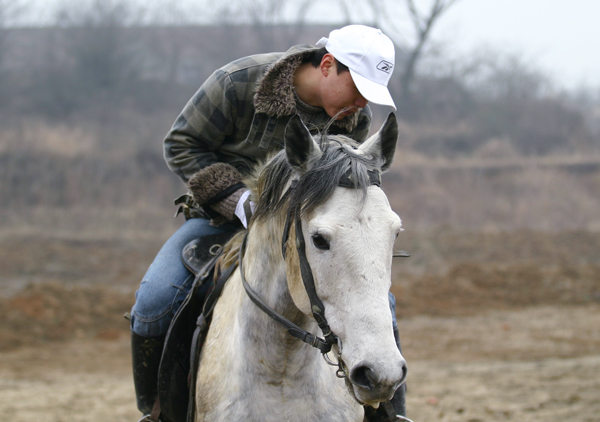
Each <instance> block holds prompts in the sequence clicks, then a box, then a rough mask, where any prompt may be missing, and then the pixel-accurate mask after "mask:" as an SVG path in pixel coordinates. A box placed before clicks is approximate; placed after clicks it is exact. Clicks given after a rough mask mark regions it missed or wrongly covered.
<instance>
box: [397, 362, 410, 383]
mask: <svg viewBox="0 0 600 422" xmlns="http://www.w3.org/2000/svg"><path fill="white" fill-rule="evenodd" d="M407 375H408V367H407V366H406V364H404V365H402V379H400V384H398V386H400V385H402V384H404V383H405V382H406V376H407Z"/></svg>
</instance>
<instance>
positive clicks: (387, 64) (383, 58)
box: [317, 25, 396, 110]
mask: <svg viewBox="0 0 600 422" xmlns="http://www.w3.org/2000/svg"><path fill="white" fill-rule="evenodd" d="M317 47H325V48H326V49H327V51H328V52H330V53H331V54H333V56H334V57H335V58H336V59H337V60H338V61H339V62H340V63H342V64H344V65H346V66H347V67H348V69H350V75H352V80H353V81H354V84H355V85H356V88H358V91H359V92H360V93H361V95H362V96H363V97H365V99H366V100H368V101H370V102H372V103H375V104H383V105H387V106H390V107H393V109H394V110H396V105H395V104H394V100H393V99H392V96H391V95H390V92H389V91H388V88H387V84H388V82H389V80H390V77H391V76H392V72H393V70H394V61H395V56H396V52H395V49H394V43H393V42H392V40H390V39H389V38H388V37H387V36H386V35H385V34H384V33H383V32H381V30H380V29H376V28H371V27H369V26H364V25H348V26H344V27H343V28H341V29H336V30H333V31H331V33H330V34H329V38H326V37H323V38H321V39H320V40H319V41H318V42H317Z"/></svg>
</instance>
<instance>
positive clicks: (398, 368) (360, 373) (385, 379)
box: [346, 358, 407, 408]
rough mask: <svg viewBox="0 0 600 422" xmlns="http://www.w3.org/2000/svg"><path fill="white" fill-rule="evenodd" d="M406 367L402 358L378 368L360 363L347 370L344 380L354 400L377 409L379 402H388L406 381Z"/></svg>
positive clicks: (366, 363)
mask: <svg viewBox="0 0 600 422" xmlns="http://www.w3.org/2000/svg"><path fill="white" fill-rule="evenodd" d="M406 374H407V367H406V361H405V360H404V358H401V359H400V360H399V361H398V362H396V364H395V365H393V366H390V365H389V364H388V365H385V368H384V367H378V366H377V365H374V364H369V363H368V362H361V363H359V364H357V365H354V366H353V367H352V368H350V369H349V371H348V374H347V377H346V380H347V382H348V384H349V385H348V387H349V388H350V389H351V391H352V394H353V395H354V397H355V398H356V400H357V401H358V402H359V403H361V404H363V405H369V406H373V407H375V408H377V407H378V406H379V403H380V402H384V401H388V400H390V399H391V398H392V397H393V395H394V393H395V392H396V390H397V389H398V388H399V387H400V386H401V385H402V384H404V382H405V381H406Z"/></svg>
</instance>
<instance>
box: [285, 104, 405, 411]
mask: <svg viewBox="0 0 600 422" xmlns="http://www.w3.org/2000/svg"><path fill="white" fill-rule="evenodd" d="M397 139H398V125H397V122H396V118H395V116H394V115H393V114H390V115H389V117H388V118H387V120H386V121H385V123H384V124H383V126H382V128H381V129H380V131H379V132H378V133H377V134H375V135H373V136H372V137H370V138H369V139H367V140H366V141H365V142H364V143H363V144H360V145H359V144H357V143H356V142H355V141H352V140H351V139H349V138H347V137H344V136H338V135H326V134H325V135H320V136H317V137H313V136H312V135H311V134H310V132H309V130H308V129H307V127H306V126H305V125H304V124H303V123H302V121H301V120H300V118H299V117H294V118H292V120H291V121H290V123H289V125H288V128H287V130H286V135H285V157H286V159H287V163H288V164H289V166H291V169H292V172H293V174H292V176H291V179H295V180H294V182H292V186H293V188H291V189H290V190H289V206H290V209H291V210H293V212H292V213H291V214H293V215H296V216H297V219H298V221H299V223H298V224H299V225H296V226H295V225H294V224H290V228H289V232H290V234H289V236H288V239H287V242H286V246H285V250H286V254H285V255H286V264H287V265H286V268H287V283H288V287H289V291H290V294H291V296H292V299H293V301H294V304H295V305H296V306H297V308H298V309H299V310H300V311H301V312H302V313H304V314H306V315H309V316H310V315H313V314H314V311H315V309H314V308H315V303H314V302H315V300H314V299H313V298H311V295H310V293H307V287H306V285H305V284H306V282H305V280H303V276H302V273H301V270H300V267H301V265H299V262H300V261H301V260H302V258H301V255H302V254H305V260H306V261H307V262H308V266H309V267H310V268H309V271H310V272H311V274H312V278H313V279H314V290H315V294H316V296H317V297H318V300H319V301H320V303H321V304H322V306H323V307H324V317H325V318H326V322H327V324H328V326H329V328H330V329H331V331H332V333H333V335H334V336H335V337H336V339H339V344H338V345H336V346H334V349H335V350H336V351H337V353H338V357H339V359H340V362H341V365H340V368H341V369H342V370H343V372H344V376H345V378H346V383H347V386H348V389H349V391H350V393H351V394H352V395H353V396H354V398H355V399H356V400H357V401H358V402H359V403H361V404H368V405H373V406H375V407H376V406H377V405H378V403H379V402H382V401H386V400H389V399H390V398H391V397H392V396H393V394H394V392H395V390H396V389H397V388H398V387H399V386H400V385H401V384H402V383H403V382H404V380H405V377H406V362H405V360H404V358H403V357H402V355H401V354H400V352H399V350H398V347H397V346H396V343H395V340H394V335H393V329H392V315H391V312H390V307H389V302H388V292H389V289H390V286H391V267H392V255H393V246H394V241H395V238H396V236H397V235H398V233H399V232H400V231H401V220H400V218H399V217H398V215H396V213H394V212H393V211H392V209H391V207H390V205H389V202H388V200H387V197H386V195H385V194H384V192H383V191H382V190H381V188H380V187H379V181H380V176H379V175H380V173H381V172H383V171H385V170H387V169H388V168H389V167H390V165H391V163H392V159H393V156H394V151H395V147H396V142H397ZM298 232H300V233H301V236H302V239H303V243H304V246H303V248H304V252H299V250H298V248H297V247H296V243H298V239H297V238H296V236H297V233H298ZM308 290H310V289H308ZM321 304H319V306H321ZM317 307H318V306H317ZM340 349H341V350H340Z"/></svg>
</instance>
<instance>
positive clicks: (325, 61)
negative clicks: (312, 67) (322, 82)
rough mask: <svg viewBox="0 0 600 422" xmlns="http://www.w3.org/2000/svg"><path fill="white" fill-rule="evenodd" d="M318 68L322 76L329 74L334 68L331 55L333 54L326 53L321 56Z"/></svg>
mask: <svg viewBox="0 0 600 422" xmlns="http://www.w3.org/2000/svg"><path fill="white" fill-rule="evenodd" d="M319 69H320V70H321V73H322V74H323V76H329V74H330V73H331V72H332V71H333V70H335V57H333V54H331V53H327V54H325V55H324V56H323V58H322V59H321V65H320V66H319Z"/></svg>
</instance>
